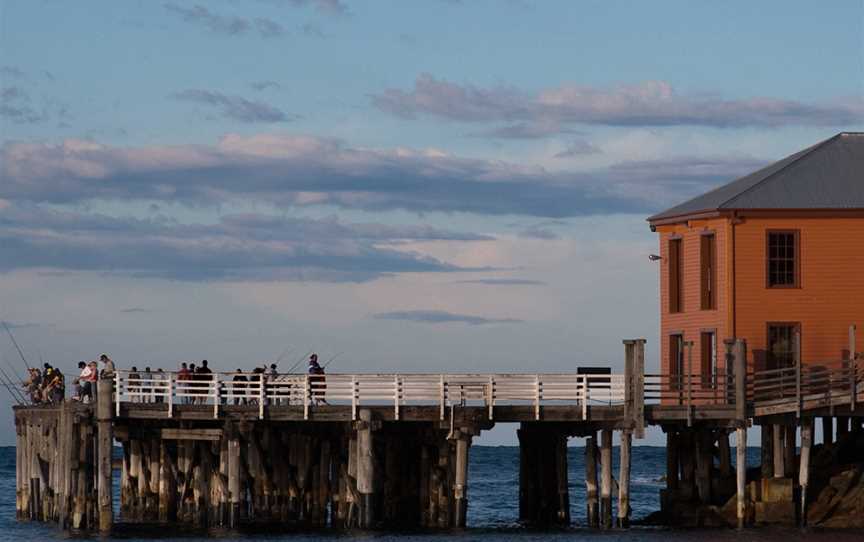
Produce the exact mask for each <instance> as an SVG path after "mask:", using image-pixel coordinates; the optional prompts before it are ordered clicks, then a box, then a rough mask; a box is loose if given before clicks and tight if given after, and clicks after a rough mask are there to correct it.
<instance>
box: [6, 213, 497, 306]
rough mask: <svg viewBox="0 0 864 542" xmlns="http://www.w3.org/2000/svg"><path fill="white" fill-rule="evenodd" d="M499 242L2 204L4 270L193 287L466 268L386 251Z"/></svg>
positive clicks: (248, 217)
mask: <svg viewBox="0 0 864 542" xmlns="http://www.w3.org/2000/svg"><path fill="white" fill-rule="evenodd" d="M489 239H490V238H489V237H488V236H485V235H477V234H473V233H462V232H456V231H449V230H441V229H436V228H432V227H428V226H417V225H406V226H398V225H385V224H346V223H343V222H341V221H339V220H337V219H335V218H333V219H319V220H314V219H309V218H303V219H299V218H288V217H282V216H271V215H258V214H243V215H229V216H224V217H222V218H221V220H220V221H219V222H218V223H215V224H178V223H176V222H174V221H172V220H168V219H154V220H139V219H132V218H114V217H108V216H104V215H98V214H80V213H72V212H63V211H56V210H49V209H45V208H43V207H41V206H35V205H27V204H21V205H7V206H5V207H3V208H0V246H2V247H3V254H4V258H3V259H2V261H0V272H6V271H12V270H16V269H49V270H66V271H69V270H71V271H98V272H104V273H110V274H118V275H125V276H138V277H154V278H166V279H174V280H189V281H207V280H223V281H224V280H233V281H236V280H250V281H269V280H303V281H330V282H361V281H367V280H373V279H375V278H378V277H382V276H387V275H391V274H394V273H407V272H452V271H459V270H461V269H462V268H459V267H457V266H454V265H450V264H447V263H446V262H442V261H440V260H437V259H434V258H430V257H427V256H424V255H422V254H418V253H416V252H411V251H407V250H397V249H394V248H384V247H386V246H393V245H394V244H395V245H398V244H399V242H401V241H440V240H445V241H454V240H458V241H466V242H470V241H481V240H489ZM126 312H139V311H137V310H131V309H130V310H128V311H126Z"/></svg>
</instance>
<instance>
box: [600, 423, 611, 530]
mask: <svg viewBox="0 0 864 542" xmlns="http://www.w3.org/2000/svg"><path fill="white" fill-rule="evenodd" d="M600 526H601V527H602V528H604V529H610V528H612V430H611V429H603V430H602V431H601V432H600Z"/></svg>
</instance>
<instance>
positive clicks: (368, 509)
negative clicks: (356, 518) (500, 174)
mask: <svg viewBox="0 0 864 542" xmlns="http://www.w3.org/2000/svg"><path fill="white" fill-rule="evenodd" d="M359 416H360V423H359V428H358V429H357V491H358V492H359V493H360V528H361V529H369V528H371V527H372V526H374V524H375V495H374V493H375V456H374V448H373V442H372V411H371V410H369V409H368V408H361V409H360V413H359Z"/></svg>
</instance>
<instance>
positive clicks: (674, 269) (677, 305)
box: [669, 238, 684, 312]
mask: <svg viewBox="0 0 864 542" xmlns="http://www.w3.org/2000/svg"><path fill="white" fill-rule="evenodd" d="M683 264H684V258H683V254H681V239H680V238H679V239H670V240H669V312H682V311H683V310H684V292H683V289H684V288H683V286H684V276H683V275H684V265H683Z"/></svg>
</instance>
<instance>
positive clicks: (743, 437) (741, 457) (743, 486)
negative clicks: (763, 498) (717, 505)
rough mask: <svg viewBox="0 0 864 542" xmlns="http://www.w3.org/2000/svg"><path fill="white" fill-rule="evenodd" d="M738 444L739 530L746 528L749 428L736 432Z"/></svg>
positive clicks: (737, 490) (736, 464) (737, 511)
mask: <svg viewBox="0 0 864 542" xmlns="http://www.w3.org/2000/svg"><path fill="white" fill-rule="evenodd" d="M735 432H736V435H737V443H736V444H735V459H736V461H735V479H736V497H737V498H736V504H737V507H736V515H737V518H738V528H739V529H743V528H744V521H745V514H746V500H745V499H746V497H747V496H746V490H747V428H746V427H739V428H738V429H736V430H735Z"/></svg>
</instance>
